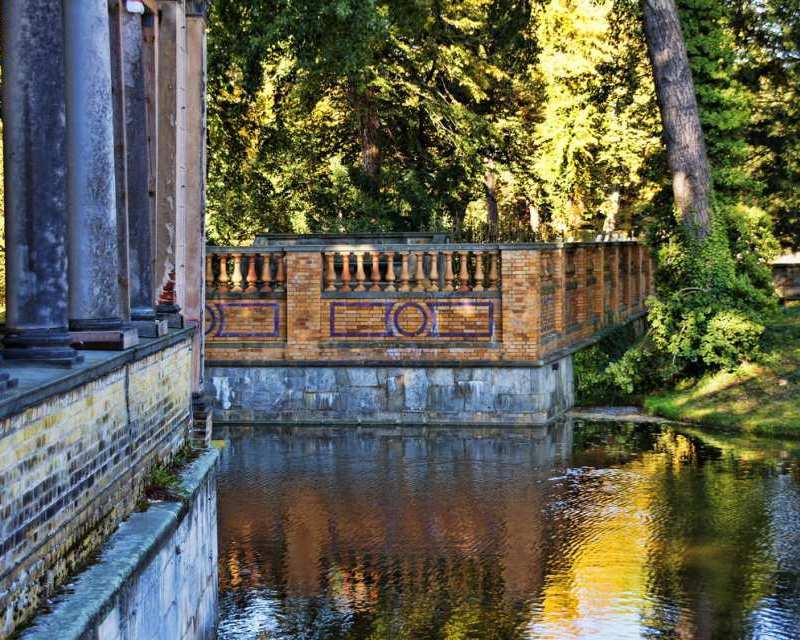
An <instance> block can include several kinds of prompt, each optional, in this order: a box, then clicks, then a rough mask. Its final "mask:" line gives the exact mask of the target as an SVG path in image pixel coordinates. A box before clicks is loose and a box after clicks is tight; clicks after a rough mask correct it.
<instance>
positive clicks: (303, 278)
mask: <svg viewBox="0 0 800 640" xmlns="http://www.w3.org/2000/svg"><path fill="white" fill-rule="evenodd" d="M286 273H287V281H286V359H287V360H311V359H315V358H318V357H319V355H320V345H319V343H320V338H321V336H322V331H321V321H322V255H321V254H320V253H319V252H313V253H294V252H291V253H287V254H286Z"/></svg>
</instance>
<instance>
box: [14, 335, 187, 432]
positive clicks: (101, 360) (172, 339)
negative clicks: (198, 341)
mask: <svg viewBox="0 0 800 640" xmlns="http://www.w3.org/2000/svg"><path fill="white" fill-rule="evenodd" d="M194 331H195V329H194V327H185V328H183V329H174V330H171V331H170V332H169V333H168V334H167V335H165V336H162V337H160V338H142V339H141V341H140V343H139V344H138V345H137V346H135V347H131V348H130V349H126V350H124V351H83V352H82V354H83V356H84V362H83V363H82V364H79V365H76V366H74V367H72V368H70V369H63V368H60V367H53V366H48V365H42V364H34V363H28V362H17V361H13V360H12V361H3V363H2V368H3V371H7V372H8V373H9V374H10V375H11V376H12V377H14V378H16V379H17V380H18V381H19V385H18V386H17V387H16V388H14V389H12V390H10V391H9V392H7V393H6V394H4V395H3V397H2V398H0V420H4V419H5V418H8V417H10V416H13V415H15V414H18V413H22V412H23V411H25V409H28V408H30V407H32V406H34V405H36V404H39V403H41V402H43V401H44V400H46V399H47V398H49V397H51V396H54V395H57V394H60V393H66V392H68V391H72V390H73V389H75V388H77V387H80V386H82V385H84V384H88V383H90V382H94V381H95V380H97V379H99V378H101V377H103V376H105V375H107V374H109V373H112V372H113V371H116V370H117V369H121V368H122V367H123V366H125V365H126V364H130V363H133V362H137V361H139V360H143V359H144V358H146V357H148V356H150V355H153V354H154V353H157V352H159V351H163V350H164V349H168V348H169V347H172V346H174V345H176V344H178V343H180V342H183V341H184V340H191V339H192V336H193V335H194ZM1 353H2V351H0V354H1Z"/></svg>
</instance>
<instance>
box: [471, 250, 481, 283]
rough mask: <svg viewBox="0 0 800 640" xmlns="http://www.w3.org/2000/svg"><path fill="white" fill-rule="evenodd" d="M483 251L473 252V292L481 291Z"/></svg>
mask: <svg viewBox="0 0 800 640" xmlns="http://www.w3.org/2000/svg"><path fill="white" fill-rule="evenodd" d="M483 277H484V276H483V251H476V252H475V286H474V287H472V290H473V291H483Z"/></svg>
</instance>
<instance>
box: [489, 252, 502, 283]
mask: <svg viewBox="0 0 800 640" xmlns="http://www.w3.org/2000/svg"><path fill="white" fill-rule="evenodd" d="M499 258H500V255H499V254H498V252H497V251H492V253H491V254H490V255H489V291H497V286H498V284H497V281H498V280H499V279H500V278H499V273H500V270H499V268H498V265H497V262H498V259H499Z"/></svg>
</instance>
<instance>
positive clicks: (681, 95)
mask: <svg viewBox="0 0 800 640" xmlns="http://www.w3.org/2000/svg"><path fill="white" fill-rule="evenodd" d="M643 12H644V25H645V34H646V37H647V48H648V51H649V54H650V61H651V63H652V66H653V76H654V78H655V86H656V95H657V97H658V104H659V108H660V110H661V120H662V123H663V126H664V137H665V142H666V146H667V159H668V161H669V168H670V171H671V172H672V191H673V193H674V195H675V204H676V205H677V207H678V210H679V211H680V214H681V219H682V221H683V224H684V225H685V226H686V227H687V228H688V229H689V230H690V232H691V233H693V234H694V235H695V236H696V237H698V238H700V239H702V238H705V237H706V236H708V233H709V230H710V226H711V201H710V198H711V172H710V168H709V164H708V155H707V154H706V145H705V140H704V138H703V130H702V127H701V126H700V113H699V110H698V108H697V96H696V95H695V91H694V82H693V81H692V72H691V69H690V68H689V57H688V55H687V54H686V43H685V42H684V40H683V33H682V32H681V24H680V18H679V17H678V9H677V7H676V6H675V0H643Z"/></svg>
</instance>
